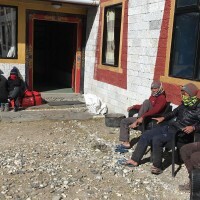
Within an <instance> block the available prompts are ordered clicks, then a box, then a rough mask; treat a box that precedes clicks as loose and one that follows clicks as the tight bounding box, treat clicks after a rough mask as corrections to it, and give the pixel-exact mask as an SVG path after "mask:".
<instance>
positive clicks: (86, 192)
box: [0, 119, 189, 200]
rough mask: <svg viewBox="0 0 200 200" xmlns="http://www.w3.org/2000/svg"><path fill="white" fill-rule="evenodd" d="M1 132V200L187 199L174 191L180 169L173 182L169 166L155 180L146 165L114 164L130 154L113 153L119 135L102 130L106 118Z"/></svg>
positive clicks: (181, 178)
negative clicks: (127, 165) (124, 165)
mask: <svg viewBox="0 0 200 200" xmlns="http://www.w3.org/2000/svg"><path fill="white" fill-rule="evenodd" d="M0 130H1V131H0V176H1V177H0V191H1V192H0V199H2V200H4V199H14V200H36V199H37V200H60V199H69V200H71V199H72V200H86V199H113V200H114V199H116V200H123V199H124V200H125V199H126V200H129V199H137V200H145V199H151V200H157V199H158V200H161V199H162V200H169V199H170V200H187V199H189V194H187V193H181V192H179V191H178V184H179V183H181V182H186V181H187V173H186V169H185V167H184V166H183V167H182V168H181V170H180V171H179V172H178V174H177V176H176V177H175V178H172V177H171V166H169V167H167V168H166V170H165V171H164V173H163V174H161V175H159V176H155V175H152V174H151V173H150V167H151V164H150V163H149V162H145V163H144V164H142V165H140V166H139V167H137V168H128V167H123V166H120V165H118V164H117V160H118V159H121V158H124V157H126V158H129V157H130V156H131V151H130V152H128V153H126V154H123V155H122V154H118V153H115V152H114V146H115V145H116V144H117V143H118V133H119V130H118V129H113V128H108V127H105V125H104V119H93V120H86V121H77V120H71V121H43V120H41V121H35V122H21V123H20V122H16V123H6V122H1V123H0ZM137 136H138V135H137V134H136V133H134V134H133V135H132V137H137ZM145 157H146V158H145V160H147V158H148V157H149V155H148V154H147V155H146V156H145Z"/></svg>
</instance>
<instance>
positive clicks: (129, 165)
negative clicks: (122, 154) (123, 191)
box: [117, 159, 138, 167]
mask: <svg viewBox="0 0 200 200" xmlns="http://www.w3.org/2000/svg"><path fill="white" fill-rule="evenodd" d="M127 161H128V160H126V159H119V160H118V161H117V164H119V165H124V166H127V167H138V165H133V164H131V163H128V162H127Z"/></svg>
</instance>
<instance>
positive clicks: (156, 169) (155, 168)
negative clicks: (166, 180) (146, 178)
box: [151, 166, 163, 175]
mask: <svg viewBox="0 0 200 200" xmlns="http://www.w3.org/2000/svg"><path fill="white" fill-rule="evenodd" d="M162 172H163V170H162V169H160V168H157V167H154V166H153V167H152V168H151V173H152V174H155V175H159V174H162Z"/></svg>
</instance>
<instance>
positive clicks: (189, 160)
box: [179, 142, 200, 191]
mask: <svg viewBox="0 0 200 200" xmlns="http://www.w3.org/2000/svg"><path fill="white" fill-rule="evenodd" d="M180 154H181V158H182V160H183V162H184V164H185V166H186V168H187V171H188V174H189V179H190V178H191V173H192V170H193V169H197V168H200V142H193V143H190V144H186V145H184V146H183V147H182V148H181V150H180ZM190 187H191V184H190V180H189V182H188V183H186V184H184V185H179V190H180V191H187V190H188V191H189V190H190Z"/></svg>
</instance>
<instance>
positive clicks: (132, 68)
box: [84, 0, 165, 114]
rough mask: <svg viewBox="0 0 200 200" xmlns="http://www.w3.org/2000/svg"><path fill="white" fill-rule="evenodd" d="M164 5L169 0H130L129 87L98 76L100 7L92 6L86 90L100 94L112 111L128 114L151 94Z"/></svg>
mask: <svg viewBox="0 0 200 200" xmlns="http://www.w3.org/2000/svg"><path fill="white" fill-rule="evenodd" d="M164 5H165V0H151V1H149V0H141V1H138V0H129V5H128V63H127V64H128V65H127V90H125V89H122V88H119V87H116V86H113V85H111V84H106V83H103V82H100V81H96V80H94V65H95V61H96V59H95V49H96V41H97V31H98V24H99V10H97V12H96V11H95V9H94V8H91V9H90V10H89V12H88V19H87V43H86V58H85V83H84V90H85V93H91V94H95V95H97V96H98V97H100V98H101V99H102V100H103V102H105V103H106V104H107V106H108V109H109V112H119V113H124V114H126V113H127V111H126V109H127V107H128V106H130V105H132V104H135V103H141V102H142V101H143V100H144V99H145V98H148V97H149V95H150V84H151V82H152V80H153V77H154V68H155V62H156V56H157V47H158V40H159V36H160V27H161V22H162V17H163V11H164ZM92 16H95V18H93V17H92Z"/></svg>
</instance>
